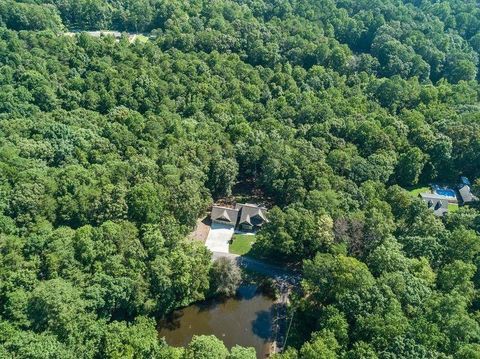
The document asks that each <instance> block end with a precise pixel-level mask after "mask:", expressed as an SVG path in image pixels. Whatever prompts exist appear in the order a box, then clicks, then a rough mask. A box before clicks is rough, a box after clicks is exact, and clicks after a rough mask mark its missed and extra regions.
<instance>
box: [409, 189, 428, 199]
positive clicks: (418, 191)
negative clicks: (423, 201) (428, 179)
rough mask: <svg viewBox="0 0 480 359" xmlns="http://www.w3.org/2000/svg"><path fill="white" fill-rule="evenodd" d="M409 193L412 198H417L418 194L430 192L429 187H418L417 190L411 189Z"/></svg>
mask: <svg viewBox="0 0 480 359" xmlns="http://www.w3.org/2000/svg"><path fill="white" fill-rule="evenodd" d="M409 192H410V194H411V195H412V196H413V197H418V195H419V194H420V193H425V192H431V191H430V187H418V188H414V189H411V190H410V191H409Z"/></svg>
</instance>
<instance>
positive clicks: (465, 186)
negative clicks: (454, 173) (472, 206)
mask: <svg viewBox="0 0 480 359" xmlns="http://www.w3.org/2000/svg"><path fill="white" fill-rule="evenodd" d="M470 186H471V184H470V181H469V180H468V178H467V177H461V184H460V186H459V188H458V193H459V194H460V197H462V201H463V203H470V202H473V201H478V197H476V196H474V195H473V193H472V189H471V188H470Z"/></svg>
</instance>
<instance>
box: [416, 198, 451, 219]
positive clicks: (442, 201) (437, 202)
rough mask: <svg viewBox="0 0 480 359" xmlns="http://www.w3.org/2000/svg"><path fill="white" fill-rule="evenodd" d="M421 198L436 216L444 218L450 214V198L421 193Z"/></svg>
mask: <svg viewBox="0 0 480 359" xmlns="http://www.w3.org/2000/svg"><path fill="white" fill-rule="evenodd" d="M419 197H420V198H421V199H422V200H423V201H424V202H425V203H426V204H427V206H428V208H430V209H431V210H433V213H434V214H435V215H436V216H439V217H442V216H443V215H444V214H445V213H447V212H448V201H449V198H448V197H446V196H441V195H439V194H436V193H420V194H419Z"/></svg>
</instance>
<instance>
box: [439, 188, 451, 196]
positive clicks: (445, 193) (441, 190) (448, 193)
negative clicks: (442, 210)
mask: <svg viewBox="0 0 480 359" xmlns="http://www.w3.org/2000/svg"><path fill="white" fill-rule="evenodd" d="M435 193H436V194H439V195H440V196H447V197H456V196H455V191H454V190H453V189H445V188H439V189H436V190H435Z"/></svg>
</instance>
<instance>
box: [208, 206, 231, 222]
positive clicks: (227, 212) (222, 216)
mask: <svg viewBox="0 0 480 359" xmlns="http://www.w3.org/2000/svg"><path fill="white" fill-rule="evenodd" d="M210 218H211V219H212V222H213V223H220V224H229V225H232V226H234V227H235V226H236V225H237V221H238V209H235V208H228V207H221V206H213V207H212V213H211V215H210Z"/></svg>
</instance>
